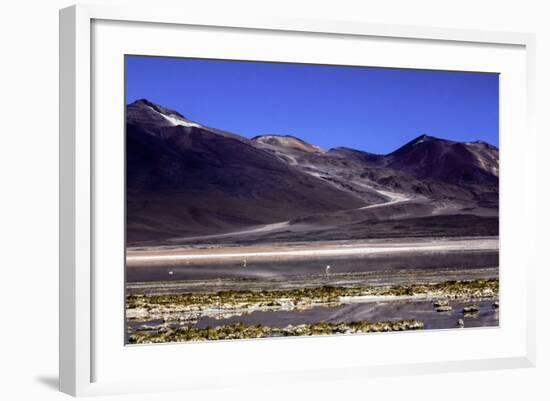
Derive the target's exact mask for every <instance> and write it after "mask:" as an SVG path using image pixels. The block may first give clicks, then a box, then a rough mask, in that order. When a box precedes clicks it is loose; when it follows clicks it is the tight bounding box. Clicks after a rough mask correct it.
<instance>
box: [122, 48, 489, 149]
mask: <svg viewBox="0 0 550 401" xmlns="http://www.w3.org/2000/svg"><path fill="white" fill-rule="evenodd" d="M140 98H146V99H149V100H150V101H152V102H154V103H157V104H160V105H162V106H165V107H168V108H171V109H174V110H177V111H179V112H180V113H181V114H183V115H184V116H186V117H187V118H189V119H191V120H193V121H196V122H199V123H201V124H204V125H207V126H211V127H215V128H220V129H223V130H226V131H230V132H234V133H237V134H240V135H243V136H246V137H253V136H255V135H262V134H290V135H294V136H297V137H299V138H301V139H304V140H305V141H308V142H310V143H313V144H316V145H319V146H321V147H323V148H327V149H328V148H331V147H336V146H347V147H351V148H355V149H361V150H365V151H369V152H373V153H389V152H391V151H393V150H395V149H396V148H398V147H399V146H401V145H403V144H404V143H406V142H408V141H410V140H411V139H413V138H415V137H417V136H418V135H421V134H428V135H433V136H437V137H441V138H447V139H452V140H458V141H474V140H483V141H486V142H489V143H491V144H493V145H496V146H498V75H497V74H485V73H463V72H443V71H427V70H405V69H386V68H364V67H342V66H324V65H305V64H283V63H262V62H239V61H220V60H196V59H184V58H168V57H143V56H126V101H127V103H131V102H133V101H134V100H137V99H140Z"/></svg>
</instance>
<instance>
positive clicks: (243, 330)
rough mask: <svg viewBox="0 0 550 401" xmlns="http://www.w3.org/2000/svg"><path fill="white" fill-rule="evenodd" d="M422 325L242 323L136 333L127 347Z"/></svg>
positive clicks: (408, 322) (413, 322)
mask: <svg viewBox="0 0 550 401" xmlns="http://www.w3.org/2000/svg"><path fill="white" fill-rule="evenodd" d="M423 328H424V323H422V322H421V321H418V320H395V321H383V322H374V323H371V322H367V321H359V322H351V323H328V322H319V323H313V324H301V325H296V326H292V325H289V326H287V327H284V328H278V327H269V326H264V325H258V326H248V325H246V324H244V323H237V324H230V325H223V326H218V327H207V328H194V327H182V328H177V329H163V330H159V331H157V332H152V331H137V332H135V333H133V334H131V335H130V337H129V342H130V344H147V343H166V342H181V341H206V340H235V339H250V338H267V337H289V336H318V335H329V334H354V333H372V332H389V331H404V330H420V329H423Z"/></svg>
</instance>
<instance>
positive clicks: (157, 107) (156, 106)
mask: <svg viewBox="0 0 550 401" xmlns="http://www.w3.org/2000/svg"><path fill="white" fill-rule="evenodd" d="M128 107H138V108H139V107H148V108H150V109H153V110H154V111H156V112H157V113H160V114H163V115H165V116H169V115H173V116H177V117H179V118H183V119H186V118H185V116H183V115H182V114H180V113H179V112H177V111H175V110H171V109H168V108H166V107H164V106H161V105H159V104H157V103H154V102H151V101H150V100H148V99H145V98H142V99H138V100H136V101H134V102H133V103H130V104H129V105H128Z"/></svg>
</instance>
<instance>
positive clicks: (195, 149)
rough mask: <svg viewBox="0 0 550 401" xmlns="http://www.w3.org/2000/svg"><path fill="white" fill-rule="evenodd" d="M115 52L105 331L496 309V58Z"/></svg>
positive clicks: (129, 339)
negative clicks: (453, 62)
mask: <svg viewBox="0 0 550 401" xmlns="http://www.w3.org/2000/svg"><path fill="white" fill-rule="evenodd" d="M124 57H125V59H124V76H125V82H124V87H125V100H124V104H121V105H120V107H124V108H125V110H124V114H125V151H126V154H125V169H126V170H125V201H124V202H125V204H124V210H125V250H124V252H125V261H126V264H125V300H124V302H125V316H121V319H125V344H127V345H131V344H154V343H179V342H190V341H192V342H195V341H214V340H249V339H266V338H275V337H301V336H321V335H335V336H336V335H356V334H365V333H389V332H396V331H408V330H444V329H445V330H448V329H451V330H454V332H455V333H456V334H455V335H456V336H460V335H461V333H462V332H463V331H464V330H467V329H470V328H478V329H479V328H484V327H499V74H498V73H488V72H464V71H442V70H422V69H404V68H389V67H388V68H387V67H380V66H376V67H375V66H359V65H358V66H352V65H326V64H302V63H289V62H266V61H256V60H246V61H245V60H222V59H200V58H179V57H161V56H147V55H125V56H124ZM121 252H122V250H121ZM384 335H386V334H384Z"/></svg>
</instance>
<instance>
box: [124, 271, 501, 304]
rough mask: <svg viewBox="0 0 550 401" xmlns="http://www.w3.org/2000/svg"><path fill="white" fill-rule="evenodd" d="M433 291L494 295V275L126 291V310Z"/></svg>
mask: <svg viewBox="0 0 550 401" xmlns="http://www.w3.org/2000/svg"><path fill="white" fill-rule="evenodd" d="M415 295H433V296H436V297H441V298H450V299H459V298H494V297H496V296H498V280H497V279H480V280H470V281H446V282H442V283H431V284H409V285H395V286H387V287H377V286H356V287H332V286H323V287H317V288H293V289H285V290H273V291H267V290H263V291H252V290H243V291H235V290H230V291H219V292H217V293H185V294H159V295H128V296H127V298H126V307H127V310H132V309H136V310H137V309H139V310H141V311H144V312H146V311H148V310H151V309H153V308H158V307H160V308H168V309H172V308H176V309H185V310H193V309H194V310H202V309H205V308H219V307H224V308H228V307H229V308H230V307H239V308H246V307H249V306H254V307H255V308H262V307H277V306H284V305H285V304H290V305H297V304H304V303H337V302H340V300H341V298H342V297H361V296H415Z"/></svg>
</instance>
